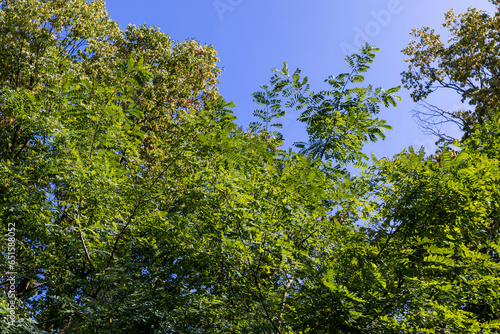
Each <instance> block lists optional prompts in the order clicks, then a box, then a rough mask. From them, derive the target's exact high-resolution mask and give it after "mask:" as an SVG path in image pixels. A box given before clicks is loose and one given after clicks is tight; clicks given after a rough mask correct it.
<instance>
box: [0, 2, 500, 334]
mask: <svg viewBox="0 0 500 334" xmlns="http://www.w3.org/2000/svg"><path fill="white" fill-rule="evenodd" d="M1 6H2V7H1V11H0V15H1V16H0V29H1V30H2V32H3V34H0V39H2V41H3V42H5V43H4V44H6V45H7V44H8V47H6V48H3V49H2V50H0V57H2V60H5V62H4V63H2V64H3V65H1V66H0V78H1V84H0V233H1V235H2V238H7V237H6V235H7V231H8V228H9V227H10V226H14V225H15V254H16V261H17V262H16V265H15V269H16V271H17V276H16V282H15V291H14V294H15V297H16V301H17V308H16V314H15V323H14V325H13V326H11V325H10V323H8V321H7V317H5V315H6V314H7V312H8V311H9V310H8V308H7V306H8V304H7V298H10V297H8V291H7V290H4V292H3V294H2V299H0V313H1V314H2V315H3V316H2V318H1V319H0V330H1V331H2V333H50V332H56V333H122V332H131V333H462V332H468V333H494V332H497V331H498V330H499V327H500V314H499V311H498V310H499V306H500V305H499V303H500V299H499V297H498V295H499V287H500V282H499V279H498V277H500V275H499V269H500V268H499V255H498V254H499V252H500V244H499V243H498V240H499V232H500V231H499V207H500V202H499V200H500V195H499V194H500V190H499V187H498V185H499V184H500V179H499V178H500V171H499V166H500V163H499V159H500V156H499V154H498V152H500V141H499V140H498V138H500V122H499V120H498V118H496V117H491V119H488V120H485V122H483V124H482V125H480V126H478V128H477V130H476V131H475V132H474V134H472V135H471V136H470V138H469V139H468V140H466V141H464V142H462V143H457V144H456V145H458V147H459V149H460V151H459V152H455V151H453V150H450V149H448V148H447V147H446V146H445V147H444V148H443V150H442V152H441V153H440V154H438V155H436V156H426V155H425V153H424V152H423V151H418V152H415V151H414V150H413V149H412V148H409V149H408V150H405V151H403V152H402V153H400V154H398V155H396V156H395V157H393V158H392V159H380V160H376V159H374V163H373V166H371V167H368V166H367V165H366V164H364V160H365V159H366V156H365V155H364V154H363V153H362V148H363V145H364V144H365V143H368V142H373V141H376V140H377V139H379V138H382V139H383V138H384V135H383V131H384V130H385V129H389V128H390V127H389V126H388V125H387V124H386V122H385V121H384V120H380V119H378V118H377V117H376V115H377V114H378V113H379V110H380V107H381V106H382V105H384V106H385V107H388V106H395V104H396V102H395V100H396V99H398V98H397V97H396V96H395V95H394V93H396V91H397V90H398V88H397V87H396V88H391V89H388V90H383V89H381V88H373V87H371V86H370V85H368V86H366V87H357V86H356V87H351V85H357V84H359V83H362V82H363V81H364V78H363V76H362V75H363V74H364V73H365V72H366V71H367V70H368V69H369V65H370V64H371V62H372V60H373V58H374V52H375V51H377V49H374V48H372V47H370V46H365V47H364V48H363V49H362V50H361V51H360V52H359V54H355V55H352V56H349V57H347V58H346V60H347V62H348V65H349V67H350V72H349V73H344V74H340V75H338V76H336V77H333V76H332V77H330V78H328V79H327V80H326V83H327V84H328V85H329V86H330V90H324V91H319V92H309V85H308V80H307V77H304V78H301V72H300V70H296V71H295V72H294V73H293V74H290V72H289V70H288V67H287V65H286V63H285V66H284V67H283V69H282V70H281V71H275V72H276V73H275V74H274V75H273V76H272V77H271V79H270V82H269V84H268V85H264V86H262V87H261V90H260V91H258V92H256V93H254V94H253V97H254V100H255V102H256V103H257V104H258V105H259V106H260V108H261V109H258V110H256V111H255V116H256V118H257V119H258V120H259V121H260V123H257V122H256V123H254V124H251V126H250V128H249V129H248V131H244V130H243V129H241V128H239V127H238V126H237V125H236V124H235V116H233V114H232V108H233V107H234V103H232V102H226V101H225V100H224V99H223V98H222V97H221V96H220V95H219V94H218V93H217V86H216V84H217V80H218V79H217V76H218V74H219V70H218V68H217V66H216V62H217V59H216V57H215V51H214V50H213V48H212V47H210V46H201V45H200V44H198V43H196V42H194V41H186V42H184V43H173V42H172V41H171V40H170V38H169V37H168V36H167V35H165V34H163V33H162V32H161V31H159V30H158V29H157V28H152V27H148V26H141V27H134V26H129V27H127V28H126V29H125V30H123V31H122V30H120V29H119V28H118V25H117V24H116V23H115V22H113V21H111V20H110V19H109V17H108V16H107V14H106V13H105V11H104V5H103V3H102V2H101V1H94V2H87V1H83V0H82V1H80V0H74V1H58V0H53V1H36V0H26V1H4V2H2V5H1ZM5 64H10V65H13V66H14V67H12V66H5ZM12 68H19V69H20V70H19V71H18V72H15V71H13V70H12ZM290 110H297V111H300V114H299V117H298V120H299V121H301V122H303V123H305V125H306V128H307V131H308V133H309V141H308V142H307V143H298V144H297V146H298V147H299V148H301V150H300V152H295V151H293V150H291V149H289V150H288V151H286V150H283V149H280V147H281V146H282V144H283V138H282V135H281V134H280V133H279V132H277V131H275V130H274V128H277V129H279V128H280V124H279V119H280V118H282V117H284V116H285V117H286V112H287V111H290ZM493 114H494V112H492V115H493ZM350 164H354V165H355V166H358V167H362V174H361V175H360V176H359V177H352V176H351V175H350V174H349V173H346V168H347V167H348V166H349V165H350ZM2 240H3V241H5V240H4V239H2ZM6 244H7V243H6V242H3V243H2V245H6ZM7 255H8V254H7V250H6V249H4V248H2V256H1V257H0V268H1V272H2V276H1V278H0V285H1V286H3V287H5V286H7V275H6V273H7V271H9V261H8V260H9V258H8V257H7Z"/></svg>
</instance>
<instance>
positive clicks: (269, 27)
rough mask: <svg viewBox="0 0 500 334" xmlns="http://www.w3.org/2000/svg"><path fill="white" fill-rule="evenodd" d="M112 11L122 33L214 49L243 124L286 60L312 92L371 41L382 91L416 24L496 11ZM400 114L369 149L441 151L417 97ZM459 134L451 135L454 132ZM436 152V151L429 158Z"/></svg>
mask: <svg viewBox="0 0 500 334" xmlns="http://www.w3.org/2000/svg"><path fill="white" fill-rule="evenodd" d="M106 3H107V10H108V12H109V14H110V16H111V18H113V19H114V20H116V21H118V22H119V23H120V24H121V26H122V27H126V26H127V25H128V24H135V25H141V24H143V23H147V24H149V25H152V26H158V27H160V29H161V30H162V31H163V32H164V33H166V34H168V35H170V36H171V37H172V38H173V39H175V40H178V41H184V40H186V39H191V38H195V39H196V40H198V41H199V42H201V43H206V44H212V45H213V46H214V47H215V49H216V50H217V51H218V56H219V58H220V63H219V66H220V67H221V68H223V69H224V71H223V73H222V75H221V77H220V85H219V89H220V92H221V93H222V95H223V96H224V98H225V99H226V100H229V101H231V100H232V101H234V102H235V104H236V108H235V109H234V113H235V115H236V116H237V117H238V120H237V123H238V124H239V125H244V126H246V125H248V124H249V123H250V122H251V121H254V120H255V119H254V118H253V116H252V114H253V110H254V109H255V108H256V106H255V105H254V104H253V103H252V96H251V93H252V92H254V91H256V90H258V88H259V86H260V85H263V84H266V83H267V82H268V80H269V78H270V77H271V75H272V72H271V69H272V68H281V67H282V63H283V61H286V62H288V64H289V67H290V70H291V71H293V70H294V69H295V68H297V67H299V68H300V69H301V70H302V74H303V75H306V76H308V77H309V82H310V83H311V88H312V89H315V90H319V89H322V88H324V87H325V86H324V83H323V80H324V79H326V78H327V77H328V76H329V75H332V74H333V75H336V74H339V73H342V72H345V71H347V69H348V67H347V63H346V62H345V61H344V60H343V58H344V56H345V53H346V52H350V51H351V50H353V49H357V48H358V47H359V45H360V43H364V42H365V41H367V42H369V43H370V44H372V45H375V46H377V47H379V48H381V51H380V52H379V53H378V54H377V57H376V58H375V61H374V63H373V64H372V68H371V70H370V71H369V73H368V74H367V75H366V81H365V83H367V84H368V83H369V84H372V85H374V86H381V87H383V88H390V87H393V86H398V85H400V84H401V75H400V73H401V72H402V71H404V70H405V69H406V67H407V65H406V63H405V62H404V58H405V56H404V55H403V54H402V53H401V50H402V49H403V48H404V47H405V46H406V45H407V44H408V43H409V42H410V40H411V36H410V35H409V32H410V30H411V29H412V28H418V27H422V26H430V27H432V28H436V29H439V28H440V26H441V24H442V23H443V22H444V13H445V11H447V10H449V9H451V8H454V9H455V12H457V13H459V12H464V11H466V10H467V8H468V7H471V6H472V7H476V8H480V9H485V10H487V11H490V12H493V6H492V5H491V4H490V3H489V2H488V1H487V0H469V1H463V0H453V1H451V0H432V1H431V0H418V1H417V0H352V1H333V0H310V1H304V0H302V1H300V0H141V1H137V0H108V1H106ZM399 96H401V97H402V98H403V101H402V102H400V103H399V104H398V107H397V108H389V109H384V110H383V111H382V112H381V114H380V117H382V118H384V119H386V120H387V121H388V123H389V124H390V125H391V126H392V127H393V128H394V130H392V131H388V132H387V133H386V135H387V139H386V141H385V142H377V143H375V144H371V145H368V146H367V147H366V150H365V151H366V153H370V152H373V153H374V154H375V155H376V156H377V157H378V158H381V157H384V156H392V155H394V154H396V153H398V152H399V151H401V150H402V149H403V148H405V147H408V146H410V145H412V146H414V147H416V148H419V147H420V146H424V147H425V148H426V151H430V150H433V149H434V145H433V144H434V142H435V138H433V137H432V136H429V135H425V134H424V133H422V131H421V130H420V129H419V128H418V126H417V124H416V123H415V121H414V120H413V119H412V116H411V110H412V109H414V108H415V107H416V105H415V103H413V102H412V101H411V98H410V96H409V92H408V91H406V90H405V89H404V88H402V89H401V91H400V92H399ZM433 102H435V103H437V104H439V106H440V107H443V108H448V109H452V108H453V109H456V108H457V106H458V105H459V102H460V99H459V98H458V96H456V95H447V96H445V95H440V96H439V97H437V98H436V99H435V100H434V101H433ZM285 123H286V124H285V126H284V129H283V131H282V132H283V134H284V136H285V138H286V142H285V146H289V145H291V144H292V143H293V142H295V141H302V140H306V139H307V134H306V132H305V130H304V127H303V125H302V124H298V123H297V122H293V121H290V122H285ZM450 131H452V129H450ZM430 153H433V152H430Z"/></svg>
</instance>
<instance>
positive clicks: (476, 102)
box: [402, 0, 500, 142]
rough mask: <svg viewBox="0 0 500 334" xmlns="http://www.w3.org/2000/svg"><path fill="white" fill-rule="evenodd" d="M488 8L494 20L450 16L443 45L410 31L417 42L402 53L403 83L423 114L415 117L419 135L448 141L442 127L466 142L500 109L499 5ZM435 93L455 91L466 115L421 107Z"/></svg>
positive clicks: (431, 35) (472, 14)
mask: <svg viewBox="0 0 500 334" xmlns="http://www.w3.org/2000/svg"><path fill="white" fill-rule="evenodd" d="M490 2H491V3H492V4H493V5H494V6H495V7H496V12H495V13H494V15H493V16H490V15H488V14H487V13H486V12H485V11H482V10H477V9H475V8H469V9H468V10H467V12H466V13H463V14H458V15H456V14H455V13H454V12H453V10H450V11H449V12H447V13H445V19H446V22H445V23H444V24H443V27H444V28H446V29H447V30H448V32H449V39H448V40H447V41H443V40H441V36H440V35H439V34H437V33H436V32H435V30H434V29H431V28H430V27H423V28H420V29H413V30H412V32H411V34H412V36H413V37H415V38H417V39H416V40H413V41H411V43H410V44H409V45H408V47H406V48H405V49H404V50H403V53H404V54H405V55H407V56H409V58H408V59H407V60H406V61H407V62H409V67H408V70H407V71H405V72H403V73H402V76H403V83H404V85H405V87H406V88H408V89H411V90H412V93H411V96H412V98H413V100H414V101H416V102H422V103H423V106H424V109H426V110H419V111H417V113H416V116H417V118H418V119H419V120H420V123H421V125H422V127H423V128H424V130H426V131H428V132H430V133H434V134H436V135H438V136H439V137H440V138H441V139H443V140H447V141H450V142H451V141H453V138H452V136H450V135H449V134H446V133H443V132H441V125H442V124H443V123H444V122H450V123H455V124H456V125H458V126H459V127H460V130H462V131H463V135H464V136H463V137H464V138H467V137H468V136H470V135H471V134H472V133H473V132H474V131H475V130H476V129H477V128H478V125H481V124H482V123H483V122H484V121H486V120H487V119H490V118H491V115H492V114H491V113H492V112H494V111H495V110H496V108H498V107H499V105H498V101H499V91H498V87H499V86H498V71H499V68H498V52H499V46H498V43H497V39H498V37H497V36H498V33H499V27H498V19H499V15H500V11H499V9H500V3H499V2H498V1H497V0H490ZM438 88H446V89H448V90H450V89H451V90H453V91H455V92H456V93H458V94H459V95H460V98H461V101H462V102H467V103H468V104H469V105H471V110H462V109H459V110H443V109H441V108H439V107H437V106H434V105H431V104H428V103H426V102H425V99H426V98H427V97H428V96H429V95H430V94H431V93H433V92H434V91H436V90H437V89H438Z"/></svg>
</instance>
